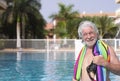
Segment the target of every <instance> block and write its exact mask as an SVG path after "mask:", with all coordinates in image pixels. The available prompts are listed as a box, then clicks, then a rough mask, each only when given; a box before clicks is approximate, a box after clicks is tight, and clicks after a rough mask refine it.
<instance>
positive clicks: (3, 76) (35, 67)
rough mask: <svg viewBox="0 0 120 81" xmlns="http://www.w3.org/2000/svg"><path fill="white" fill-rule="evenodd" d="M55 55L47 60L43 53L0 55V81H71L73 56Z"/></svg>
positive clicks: (113, 78)
mask: <svg viewBox="0 0 120 81" xmlns="http://www.w3.org/2000/svg"><path fill="white" fill-rule="evenodd" d="M55 54H56V55H54V52H51V53H49V58H48V57H47V54H45V53H34V54H32V53H22V52H18V53H6V54H4V53H1V54H0V81H71V80H72V77H73V66H74V56H73V55H74V54H73V53H71V52H61V53H60V52H59V53H57V52H56V53H55ZM16 58H17V59H16ZM47 59H48V60H47ZM110 75H111V77H110V78H111V81H120V76H116V75H113V74H110Z"/></svg>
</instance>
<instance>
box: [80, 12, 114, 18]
mask: <svg viewBox="0 0 120 81" xmlns="http://www.w3.org/2000/svg"><path fill="white" fill-rule="evenodd" d="M104 15H107V16H109V17H116V14H115V13H113V12H111V13H110V12H100V13H85V12H84V13H82V14H80V17H83V16H90V17H93V16H104Z"/></svg>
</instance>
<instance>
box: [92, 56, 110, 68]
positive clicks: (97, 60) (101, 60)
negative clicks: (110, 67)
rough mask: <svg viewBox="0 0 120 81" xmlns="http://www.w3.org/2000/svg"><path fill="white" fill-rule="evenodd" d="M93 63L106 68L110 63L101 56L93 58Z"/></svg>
mask: <svg viewBox="0 0 120 81" xmlns="http://www.w3.org/2000/svg"><path fill="white" fill-rule="evenodd" d="M93 63H95V64H97V65H100V66H104V67H105V66H106V64H107V63H108V62H107V60H105V59H104V57H103V56H102V55H99V56H94V57H93Z"/></svg>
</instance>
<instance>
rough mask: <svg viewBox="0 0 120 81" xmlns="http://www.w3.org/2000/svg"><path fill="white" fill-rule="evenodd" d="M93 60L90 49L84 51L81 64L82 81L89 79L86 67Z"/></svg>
mask: <svg viewBox="0 0 120 81" xmlns="http://www.w3.org/2000/svg"><path fill="white" fill-rule="evenodd" d="M92 60H93V54H92V51H86V54H85V57H84V60H83V64H82V81H91V80H90V78H89V76H88V73H87V70H86V68H87V67H88V66H89V65H90V64H91V62H92Z"/></svg>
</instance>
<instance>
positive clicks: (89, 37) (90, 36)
mask: <svg viewBox="0 0 120 81" xmlns="http://www.w3.org/2000/svg"><path fill="white" fill-rule="evenodd" d="M82 39H83V41H84V42H85V44H86V45H87V46H88V47H92V46H93V45H94V44H95V42H96V40H97V33H96V32H95V31H94V29H93V28H92V27H86V28H83V29H82Z"/></svg>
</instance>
